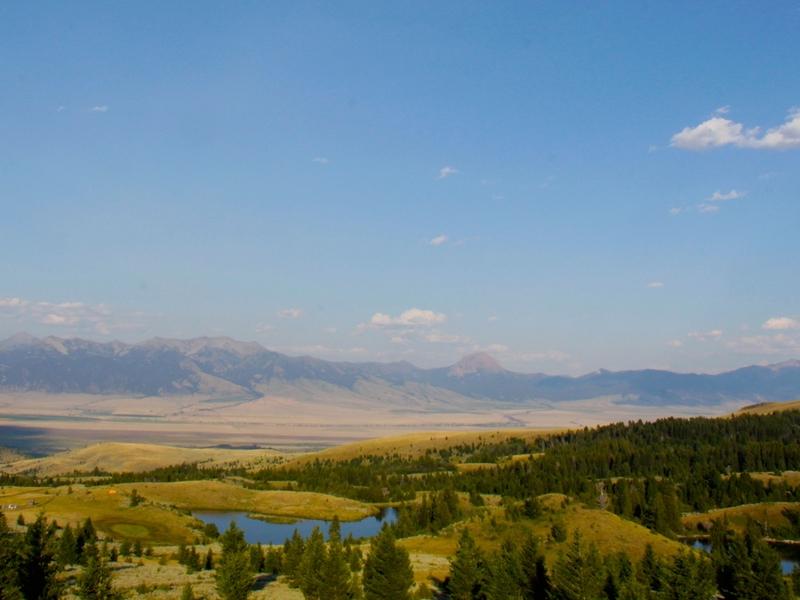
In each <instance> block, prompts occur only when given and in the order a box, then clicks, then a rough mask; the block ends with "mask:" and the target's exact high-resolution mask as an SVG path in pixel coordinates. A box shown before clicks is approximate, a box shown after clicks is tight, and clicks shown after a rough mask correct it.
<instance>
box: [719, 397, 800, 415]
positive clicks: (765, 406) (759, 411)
mask: <svg viewBox="0 0 800 600" xmlns="http://www.w3.org/2000/svg"><path fill="white" fill-rule="evenodd" d="M785 410H800V400H792V401H789V402H762V403H761V404H753V405H751V406H745V407H743V408H741V409H739V410H738V411H737V412H736V413H734V414H737V415H768V414H770V413H774V412H782V411H785Z"/></svg>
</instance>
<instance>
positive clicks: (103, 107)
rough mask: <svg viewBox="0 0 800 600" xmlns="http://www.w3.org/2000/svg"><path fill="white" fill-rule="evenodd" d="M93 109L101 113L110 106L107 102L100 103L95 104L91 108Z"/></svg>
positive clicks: (106, 110)
mask: <svg viewBox="0 0 800 600" xmlns="http://www.w3.org/2000/svg"><path fill="white" fill-rule="evenodd" d="M91 111H92V112H99V113H104V112H108V106H106V105H105V104H99V105H97V106H93V107H92V108H91Z"/></svg>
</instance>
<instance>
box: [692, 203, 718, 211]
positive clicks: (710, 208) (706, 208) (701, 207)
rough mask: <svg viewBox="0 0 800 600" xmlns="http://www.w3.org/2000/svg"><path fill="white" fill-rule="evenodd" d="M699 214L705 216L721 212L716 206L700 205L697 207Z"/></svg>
mask: <svg viewBox="0 0 800 600" xmlns="http://www.w3.org/2000/svg"><path fill="white" fill-rule="evenodd" d="M697 212H700V213H703V214H713V213H717V212H719V206H717V205H716V204H705V203H703V204H698V205H697Z"/></svg>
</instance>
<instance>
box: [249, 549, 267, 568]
mask: <svg viewBox="0 0 800 600" xmlns="http://www.w3.org/2000/svg"><path fill="white" fill-rule="evenodd" d="M250 568H251V569H252V570H253V572H254V573H261V572H262V571H263V570H264V549H263V548H262V547H261V544H256V545H255V546H250Z"/></svg>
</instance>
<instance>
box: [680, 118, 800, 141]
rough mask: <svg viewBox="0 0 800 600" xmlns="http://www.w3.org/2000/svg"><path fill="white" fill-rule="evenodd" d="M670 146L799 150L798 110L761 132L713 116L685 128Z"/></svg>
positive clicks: (799, 127) (758, 129) (756, 128)
mask: <svg viewBox="0 0 800 600" xmlns="http://www.w3.org/2000/svg"><path fill="white" fill-rule="evenodd" d="M670 143H671V145H672V146H674V147H675V148H681V149H683V150H709V149H711V148H720V147H722V146H734V147H736V148H751V149H755V150H787V149H789V148H798V147H800V109H797V108H795V109H792V110H790V111H789V115H788V116H787V117H786V121H785V122H784V123H783V124H782V125H779V126H778V127H773V128H771V129H768V130H767V131H766V132H764V133H762V132H761V128H759V127H753V128H750V129H746V128H745V127H744V125H742V124H741V123H737V122H735V121H731V120H730V119H726V118H724V117H721V116H714V117H712V118H710V119H708V120H706V121H703V122H702V123H700V124H699V125H697V126H695V127H685V128H684V129H682V130H681V131H679V132H678V133H676V134H675V135H673V136H672V139H671V142H670Z"/></svg>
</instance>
